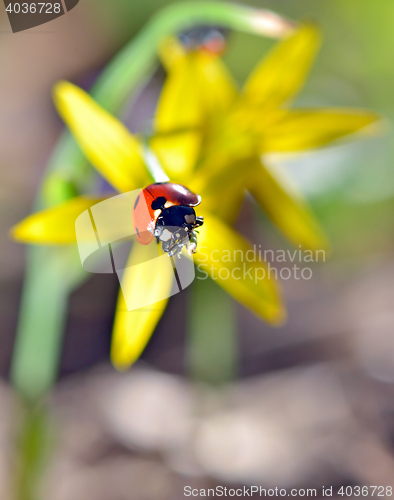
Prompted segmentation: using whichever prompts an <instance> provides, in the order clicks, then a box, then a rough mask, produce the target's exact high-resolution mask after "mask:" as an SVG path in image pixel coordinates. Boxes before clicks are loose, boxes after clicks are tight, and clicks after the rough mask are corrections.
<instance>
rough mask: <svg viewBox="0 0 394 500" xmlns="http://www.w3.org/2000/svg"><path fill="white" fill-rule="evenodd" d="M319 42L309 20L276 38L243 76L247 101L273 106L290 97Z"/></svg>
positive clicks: (298, 88)
mask: <svg viewBox="0 0 394 500" xmlns="http://www.w3.org/2000/svg"><path fill="white" fill-rule="evenodd" d="M319 46H320V34H319V30H318V29H317V28H316V27H315V26H314V25H311V24H307V25H303V26H301V27H300V28H299V29H298V30H297V31H296V32H295V33H294V34H293V35H291V36H290V37H289V38H287V39H286V40H284V41H282V42H279V43H278V45H276V47H274V49H273V50H272V51H271V53H270V54H269V55H268V57H266V58H264V59H263V60H262V62H261V63H260V64H259V65H258V66H257V67H256V69H255V70H254V71H253V73H252V74H251V76H250V77H249V79H248V80H247V82H246V84H245V87H244V95H245V97H246V99H247V101H249V103H250V104H253V105H254V106H268V107H270V108H275V107H278V106H280V105H281V104H283V103H284V102H286V101H288V100H289V99H290V98H292V97H294V96H295V95H296V94H297V93H298V92H299V90H300V89H301V88H302V86H303V84H304V81H305V79H306V77H307V75H308V73H309V70H310V67H311V65H312V63H313V61H314V59H315V55H316V53H317V50H318V48H319Z"/></svg>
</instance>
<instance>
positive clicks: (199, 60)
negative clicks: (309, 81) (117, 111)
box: [12, 25, 378, 369]
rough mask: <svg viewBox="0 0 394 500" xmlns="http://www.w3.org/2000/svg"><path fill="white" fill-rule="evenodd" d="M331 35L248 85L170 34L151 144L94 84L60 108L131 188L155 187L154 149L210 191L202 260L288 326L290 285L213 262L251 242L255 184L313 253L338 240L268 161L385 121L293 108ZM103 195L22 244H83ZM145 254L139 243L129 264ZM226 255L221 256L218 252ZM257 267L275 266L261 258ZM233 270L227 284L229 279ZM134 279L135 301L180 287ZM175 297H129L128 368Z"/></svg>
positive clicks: (63, 92) (169, 167) (277, 55)
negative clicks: (105, 105)
mask: <svg viewBox="0 0 394 500" xmlns="http://www.w3.org/2000/svg"><path fill="white" fill-rule="evenodd" d="M319 39H320V37H319V32H318V30H317V29H316V28H315V27H314V26H311V25H305V26H301V27H300V28H299V29H297V30H296V31H295V32H294V33H293V34H292V35H291V36H289V37H288V38H287V39H286V40H284V41H282V42H280V43H279V44H278V45H277V46H276V47H275V48H274V49H273V50H272V51H271V53H270V54H269V55H268V57H266V58H265V59H264V60H263V61H262V62H261V63H260V64H259V65H258V66H257V68H256V69H255V70H254V71H253V73H252V74H251V76H250V77H249V79H248V80H247V82H246V84H245V85H244V87H243V88H242V89H241V90H238V89H237V86H236V85H235V83H234V81H233V80H232V78H231V76H230V75H229V73H228V71H227V69H226V67H225V66H224V65H223V63H222V61H221V59H220V57H219V56H218V55H216V54H212V53H208V52H206V51H202V50H195V51H186V50H185V49H184V48H183V47H182V46H181V45H180V44H179V43H178V42H177V41H176V40H175V39H170V40H167V41H166V42H165V43H164V44H163V46H162V50H161V58H162V61H163V64H164V66H165V67H166V69H167V72H168V75H167V78H166V80H165V83H164V86H163V89H162V92H161V95H160V99H159V103H158V106H157V110H156V114H155V120H154V130H153V131H152V136H151V137H149V138H147V139H146V140H145V139H144V138H142V137H139V136H133V135H132V134H130V133H129V132H128V130H127V129H126V128H125V127H124V126H123V125H122V124H121V123H120V122H119V121H118V120H117V119H115V118H114V117H113V116H111V115H110V114H109V113H107V112H106V111H105V110H104V109H102V108H101V107H100V106H99V105H98V104H97V103H96V102H95V101H94V100H93V99H91V98H90V97H89V96H88V95H87V94H86V93H85V92H84V91H82V90H81V89H79V88H78V87H75V86H74V85H72V84H70V83H66V82H61V83H59V84H58V85H57V86H56V87H55V91H54V96H55V103H56V106H57V108H58V111H59V113H60V115H61V116H62V117H63V119H64V121H65V122H66V124H67V125H68V127H69V128H70V130H71V132H72V133H73V135H74V137H75V139H76V140H77V142H78V144H79V146H80V148H81V149H82V151H83V152H84V154H85V156H86V158H87V159H88V160H89V161H90V162H91V164H92V165H93V166H94V167H95V168H96V169H97V170H98V172H99V173H100V174H101V175H102V176H103V177H104V178H105V179H107V181H108V182H109V183H110V184H111V185H112V186H113V187H114V188H115V189H117V190H118V191H119V192H127V191H131V190H134V189H138V188H142V187H144V186H145V185H147V184H149V183H151V182H154V179H153V177H152V174H151V172H150V169H149V159H148V156H149V154H147V152H148V153H149V150H150V151H153V152H154V153H155V155H156V156H157V158H158V159H159V161H160V163H161V165H162V167H163V169H164V171H165V173H166V174H167V175H168V177H169V179H170V180H171V181H174V182H178V183H181V184H184V185H186V186H187V187H188V188H189V189H191V190H192V191H194V192H197V193H199V194H200V195H201V196H202V204H201V208H200V209H199V213H198V215H203V216H204V226H203V227H201V229H200V235H199V242H198V244H199V246H200V247H205V249H206V251H205V252H204V258H202V255H201V253H200V254H199V253H198V248H197V254H196V255H195V256H194V259H195V262H196V263H197V264H202V265H204V266H205V267H204V269H205V268H206V270H207V272H215V275H216V276H218V280H217V283H218V284H220V285H221V286H222V287H223V288H224V289H225V290H226V291H227V292H228V293H229V294H230V295H232V296H233V297H234V298H235V299H236V300H237V301H239V302H240V303H241V304H243V305H244V306H245V307H248V308H249V309H251V310H252V311H253V312H254V313H255V314H257V315H258V316H259V317H261V318H262V319H264V320H266V321H268V322H270V323H272V324H278V323H280V322H282V321H283V319H284V318H285V310H284V306H283V304H282V300H281V297H280V292H279V290H278V286H277V284H276V283H275V281H274V280H272V279H269V277H268V273H265V276H264V278H263V279H261V280H258V281H256V280H254V279H253V278H252V277H249V276H246V277H245V279H243V280H237V279H235V278H234V274H233V273H232V271H233V270H234V269H235V268H239V267H240V264H242V262H241V260H240V259H241V257H235V259H234V260H233V261H231V262H225V261H222V260H221V261H219V262H217V261H216V259H213V258H212V251H213V250H216V251H217V250H218V251H219V255H222V254H223V252H226V251H230V252H231V254H232V255H234V256H239V255H240V253H235V252H234V250H237V249H238V250H241V251H242V252H241V254H243V255H245V253H246V252H247V251H253V250H252V246H251V244H250V243H249V242H248V241H247V240H246V239H245V238H244V237H243V236H242V235H241V234H239V233H238V232H237V231H235V230H234V229H233V228H232V224H233V222H234V221H235V219H236V217H237V215H238V213H239V210H240V208H241V204H242V202H243V199H244V196H245V193H246V192H247V191H248V192H249V193H250V194H251V195H252V196H253V197H254V199H255V200H256V202H257V203H258V204H259V205H260V206H261V207H262V208H263V209H264V211H265V212H266V213H267V214H268V215H269V217H270V218H271V219H272V220H273V222H274V223H275V224H276V225H277V226H278V228H279V229H280V230H281V231H282V232H283V233H284V234H285V235H286V236H287V237H288V238H289V239H290V240H291V241H292V242H293V243H295V244H297V245H298V244H300V245H302V246H303V247H304V248H308V249H321V248H324V247H325V246H326V239H325V236H324V234H323V232H322V230H321V229H320V227H319V225H318V223H317V221H316V220H315V218H314V216H313V214H312V213H311V211H310V209H309V207H308V205H307V203H306V201H305V200H304V199H303V198H302V196H301V195H300V194H299V193H298V192H297V191H295V190H294V189H293V188H292V187H289V183H288V181H287V179H283V178H282V176H280V175H279V174H278V173H277V172H276V171H274V170H273V169H272V168H269V167H268V166H267V165H265V164H264V154H265V153H268V152H294V151H303V150H306V149H310V148H315V147H318V146H322V145H325V144H328V143H329V142H331V141H333V140H335V139H338V138H340V137H343V136H345V135H348V134H351V133H354V132H356V131H358V130H360V129H361V128H363V127H365V126H367V125H369V124H371V123H373V122H375V121H377V120H378V116H377V115H375V114H373V113H370V112H362V111H355V110H347V109H343V110H342V109H340V110H338V109H299V108H295V109H288V108H286V107H284V105H287V104H288V103H289V102H290V100H291V99H292V98H294V97H295V95H296V94H297V92H298V91H299V90H300V88H301V86H302V84H303V82H304V80H305V77H306V75H307V73H308V71H309V68H310V66H311V63H312V62H313V59H314V56H315V54H316V51H317V48H318V46H319ZM102 199H103V198H102V197H91V196H77V197H75V198H72V199H70V200H69V201H66V202H65V203H63V204H61V205H58V206H55V207H53V208H50V209H48V210H45V211H42V212H38V213H35V214H33V215H31V216H29V217H27V218H26V219H25V220H24V221H22V222H21V223H20V224H18V225H17V226H16V227H15V228H14V229H13V231H12V234H13V237H14V238H15V239H17V240H19V241H23V242H26V243H34V244H61V245H64V244H72V243H75V220H76V219H77V217H78V216H79V215H80V214H81V213H82V212H83V211H84V210H86V209H87V208H89V207H90V206H92V205H94V204H96V203H98V202H100V201H102ZM144 250H145V249H144V247H142V246H141V245H138V244H137V243H136V244H134V245H133V247H132V250H131V253H130V257H129V262H128V266H131V265H133V263H135V262H138V260H139V258H140V253H141V252H143V251H144ZM216 254H217V252H216ZM250 266H251V267H252V268H253V267H254V268H256V269H257V268H265V267H264V266H265V264H264V263H263V262H261V261H259V259H258V258H257V257H256V261H255V262H251V263H250ZM221 269H226V270H227V271H228V272H227V273H225V275H226V276H227V279H220V272H219V271H220V270H221ZM162 273H163V274H162V275H161V274H160V273H158V274H157V275H155V277H154V283H152V276H140V277H139V279H138V280H136V279H135V280H134V281H130V282H128V281H127V278H128V274H127V273H126V274H125V275H124V277H123V279H124V280H126V282H124V283H122V288H123V290H127V291H128V296H129V297H131V298H132V297H133V295H138V296H140V295H141V294H145V295H146V296H147V297H149V296H151V295H152V294H154V293H155V289H156V290H157V287H163V288H167V289H168V288H169V287H170V286H171V280H172V276H169V275H168V274H166V273H168V271H165V270H163V271H162ZM166 305H167V300H163V301H161V302H159V303H157V304H156V305H155V307H152V306H149V307H146V308H141V309H139V310H136V311H130V312H128V311H127V309H126V305H125V301H124V298H123V295H122V293H121V292H120V294H119V298H118V303H117V310H116V315H115V322H114V330H113V342H112V350H111V356H112V360H113V362H114V364H115V365H116V366H117V367H118V368H122V369H124V368H127V367H128V366H130V365H131V364H132V363H133V362H134V361H135V360H136V359H137V358H138V357H139V356H140V354H141V352H142V350H143V349H144V347H145V346H146V344H147V342H148V340H149V338H150V336H151V334H152V332H153V331H154V329H155V327H156V324H157V322H158V321H159V319H160V317H161V315H162V313H163V311H164V309H165V307H166Z"/></svg>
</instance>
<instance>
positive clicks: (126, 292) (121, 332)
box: [111, 243, 174, 370]
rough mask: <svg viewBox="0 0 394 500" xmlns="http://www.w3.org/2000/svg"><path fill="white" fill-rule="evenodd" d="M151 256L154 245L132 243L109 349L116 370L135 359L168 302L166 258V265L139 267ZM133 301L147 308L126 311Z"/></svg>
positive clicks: (169, 279) (171, 275)
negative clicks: (144, 304)
mask: <svg viewBox="0 0 394 500" xmlns="http://www.w3.org/2000/svg"><path fill="white" fill-rule="evenodd" d="M156 248H157V247H156ZM154 254H155V244H153V245H147V246H145V245H140V244H139V243H135V244H134V245H133V248H132V250H131V253H130V256H129V260H128V263H127V266H128V267H127V268H126V270H125V272H124V275H123V277H122V283H121V291H120V292H119V296H118V302H117V308H116V314H115V322H114V328H113V334H112V346H111V359H112V362H113V364H114V365H115V366H116V368H118V369H119V370H125V369H127V368H129V367H130V365H132V364H133V363H134V362H135V361H136V360H137V359H138V358H139V356H140V355H141V353H142V351H143V350H144V348H145V346H146V344H147V343H148V341H149V339H150V337H151V335H152V333H153V331H154V329H155V327H156V325H157V323H158V322H159V320H160V318H161V316H162V314H163V312H164V310H165V308H166V305H167V302H168V298H164V299H163V297H169V296H170V292H171V286H172V282H173V279H174V272H173V270H172V267H171V264H170V260H169V259H168V258H167V256H165V257H166V259H167V260H168V263H169V265H164V266H163V265H158V266H156V265H155V263H154V260H151V261H149V262H151V263H152V265H151V266H141V265H140V264H141V262H147V260H149V259H150V258H153V259H154V257H155V256H156V255H154ZM125 297H126V300H125ZM158 298H161V299H162V300H157V299H158ZM134 300H137V301H138V303H139V304H140V303H146V304H149V305H146V306H144V307H140V308H139V309H134V310H128V309H127V306H126V302H127V305H129V306H130V304H133V303H134ZM152 302H153V303H152ZM129 309H130V307H129Z"/></svg>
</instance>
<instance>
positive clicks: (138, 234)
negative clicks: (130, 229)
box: [135, 227, 140, 238]
mask: <svg viewBox="0 0 394 500" xmlns="http://www.w3.org/2000/svg"><path fill="white" fill-rule="evenodd" d="M135 230H136V232H137V236H138V238H139V237H140V232H139V231H138V227H136V228H135Z"/></svg>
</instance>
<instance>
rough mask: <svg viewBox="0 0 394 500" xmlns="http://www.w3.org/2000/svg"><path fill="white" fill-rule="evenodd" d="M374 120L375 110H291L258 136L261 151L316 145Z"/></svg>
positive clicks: (352, 131) (376, 118)
mask: <svg viewBox="0 0 394 500" xmlns="http://www.w3.org/2000/svg"><path fill="white" fill-rule="evenodd" d="M378 120H379V116H378V115H377V114H375V113H371V112H367V111H358V110H352V109H334V108H332V109H311V110H309V109H301V110H291V111H289V112H288V113H286V114H285V115H284V116H283V117H282V119H280V120H279V121H278V122H276V123H273V124H271V125H270V127H268V128H267V129H266V131H265V133H264V134H263V135H262V139H261V145H260V148H261V152H289V151H302V150H305V149H311V148H316V147H319V146H323V145H325V144H328V143H330V142H332V141H334V140H336V139H339V138H341V137H343V136H346V135H349V134H352V133H354V132H357V131H358V130H360V129H362V128H363V127H366V126H367V125H370V124H372V123H374V122H376V121H378Z"/></svg>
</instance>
